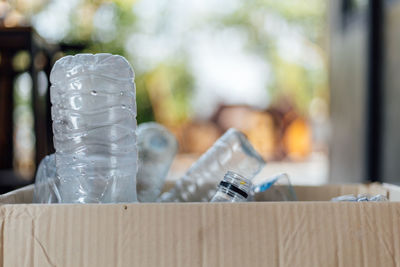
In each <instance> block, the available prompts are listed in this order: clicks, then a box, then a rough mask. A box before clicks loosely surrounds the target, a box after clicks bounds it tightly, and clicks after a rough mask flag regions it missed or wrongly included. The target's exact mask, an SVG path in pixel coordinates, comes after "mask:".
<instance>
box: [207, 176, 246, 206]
mask: <svg viewBox="0 0 400 267" xmlns="http://www.w3.org/2000/svg"><path fill="white" fill-rule="evenodd" d="M251 186H252V184H251V181H250V180H249V179H246V178H245V177H243V176H241V175H240V174H237V173H234V172H231V171H228V172H227V173H226V174H225V176H224V179H223V180H222V181H221V182H220V183H219V186H218V191H217V193H215V195H214V197H213V198H212V199H211V202H245V201H247V199H248V197H249V195H250V190H251Z"/></svg>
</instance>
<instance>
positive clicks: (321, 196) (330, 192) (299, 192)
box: [255, 183, 388, 201]
mask: <svg viewBox="0 0 400 267" xmlns="http://www.w3.org/2000/svg"><path fill="white" fill-rule="evenodd" d="M293 189H294V191H295V193H296V196H297V200H298V201H330V200H331V199H332V198H334V197H338V196H342V195H349V194H353V195H358V194H371V195H377V194H381V195H384V196H387V197H388V190H387V188H384V187H382V185H381V184H378V183H372V184H367V185H364V184H344V185H335V184H332V185H323V186H293ZM276 191H279V193H287V192H288V190H287V187H286V186H276V189H273V188H272V190H271V189H269V190H267V191H265V192H262V193H258V194H257V195H256V197H255V199H256V200H257V201H271V200H274V199H280V198H279V195H278V194H277V193H276Z"/></svg>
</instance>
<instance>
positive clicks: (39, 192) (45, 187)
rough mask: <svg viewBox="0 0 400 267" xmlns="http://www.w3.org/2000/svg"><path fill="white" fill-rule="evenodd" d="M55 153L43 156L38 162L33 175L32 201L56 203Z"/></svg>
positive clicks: (57, 196)
mask: <svg viewBox="0 0 400 267" xmlns="http://www.w3.org/2000/svg"><path fill="white" fill-rule="evenodd" d="M58 198H59V195H58V189H57V185H56V160H55V154H51V155H48V156H46V157H44V158H43V159H42V160H41V161H40V164H39V167H38V169H37V172H36V177H35V190H34V193H33V203H57V202H58Z"/></svg>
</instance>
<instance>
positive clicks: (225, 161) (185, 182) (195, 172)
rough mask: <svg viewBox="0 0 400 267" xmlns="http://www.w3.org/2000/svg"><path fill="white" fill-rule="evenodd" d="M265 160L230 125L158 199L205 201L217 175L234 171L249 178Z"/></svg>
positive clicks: (164, 200)
mask: <svg viewBox="0 0 400 267" xmlns="http://www.w3.org/2000/svg"><path fill="white" fill-rule="evenodd" d="M264 165H265V161H264V160H263V159H262V157H261V156H260V155H259V154H258V153H257V151H256V150H255V149H254V148H253V147H252V145H251V144H250V142H249V141H248V140H247V138H246V137H245V136H244V134H243V133H241V132H239V131H238V130H236V129H233V128H231V129H229V130H228V131H227V132H226V133H225V134H224V135H223V136H221V137H220V138H219V139H218V140H217V141H216V142H215V143H214V144H213V146H212V147H211V148H210V149H209V150H208V151H207V152H205V153H204V154H203V155H202V156H201V157H200V158H199V159H198V160H197V161H196V162H195V163H194V164H193V165H192V166H191V167H190V169H189V170H188V171H187V172H186V174H185V175H184V176H183V177H182V178H181V179H179V180H178V181H177V182H176V183H175V186H174V187H173V188H172V189H171V190H170V191H168V192H165V193H163V194H162V195H161V196H160V198H159V201H161V202H200V201H202V202H208V201H210V199H211V198H212V197H213V196H214V195H215V192H216V187H217V184H218V182H219V179H220V177H223V176H224V175H225V173H226V172H227V171H233V172H235V173H238V174H240V175H243V176H245V177H247V178H248V179H252V178H253V177H254V176H255V175H256V174H257V173H259V172H260V170H261V169H262V168H263V167H264Z"/></svg>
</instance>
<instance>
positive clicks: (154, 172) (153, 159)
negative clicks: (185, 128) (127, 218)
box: [137, 122, 178, 202]
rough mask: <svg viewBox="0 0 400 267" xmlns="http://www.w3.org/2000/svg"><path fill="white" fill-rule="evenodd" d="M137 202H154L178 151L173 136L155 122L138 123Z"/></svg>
mask: <svg viewBox="0 0 400 267" xmlns="http://www.w3.org/2000/svg"><path fill="white" fill-rule="evenodd" d="M137 138H138V150H139V170H138V174H137V196H138V200H139V202H154V201H156V199H157V197H158V196H159V195H160V193H161V189H162V187H163V186H164V183H165V178H166V176H167V174H168V171H169V168H170V166H171V164H172V161H173V160H174V157H175V155H176V152H177V151H178V142H177V140H176V138H175V136H174V135H173V134H172V133H171V132H170V131H168V130H167V129H166V128H165V127H164V126H162V125H161V124H158V123H155V122H147V123H142V124H139V126H138V129H137Z"/></svg>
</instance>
